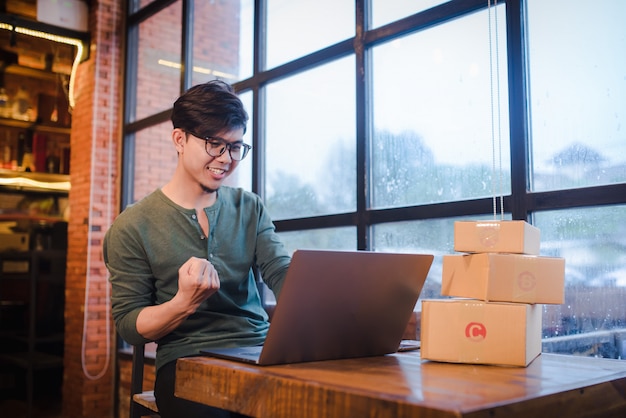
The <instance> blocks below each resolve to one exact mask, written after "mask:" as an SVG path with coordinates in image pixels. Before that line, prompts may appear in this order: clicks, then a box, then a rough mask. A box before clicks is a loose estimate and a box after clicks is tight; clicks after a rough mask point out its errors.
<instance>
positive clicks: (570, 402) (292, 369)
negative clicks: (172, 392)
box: [176, 351, 626, 418]
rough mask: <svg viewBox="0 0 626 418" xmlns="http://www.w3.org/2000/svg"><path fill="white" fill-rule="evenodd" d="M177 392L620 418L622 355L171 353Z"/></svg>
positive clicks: (290, 409)
mask: <svg viewBox="0 0 626 418" xmlns="http://www.w3.org/2000/svg"><path fill="white" fill-rule="evenodd" d="M176 395H177V396H180V397H182V398H186V399H189V400H192V401H196V402H201V403H204V404H207V405H212V406H216V407H219V408H223V409H228V410H231V411H236V412H239V413H242V414H246V415H250V416H255V417H272V418H280V417H285V418H308V417H323V418H330V417H357V418H362V417H379V418H382V417H390V418H391V417H393V418H399V417H429V418H432V417H507V418H508V417H583V416H584V417H603V418H604V417H616V418H617V417H619V418H624V417H626V361H624V360H608V359H595V358H588V357H575V356H565V355H557V354H542V355H540V356H539V357H538V358H536V359H535V360H534V361H533V362H532V363H531V364H530V365H529V366H528V367H525V368H523V367H499V366H480V365H470V364H448V363H437V362H430V361H422V360H421V359H420V355H419V352H418V351H415V352H408V353H397V354H393V355H388V356H384V357H370V358H361V359H348V360H336V361H324V362H315V363H300V364H292V365H282V366H265V367H261V366H253V365H247V364H243V363H237V362H233V361H228V360H220V359H215V358H210V357H194V358H186V359H180V360H178V364H177V375H176Z"/></svg>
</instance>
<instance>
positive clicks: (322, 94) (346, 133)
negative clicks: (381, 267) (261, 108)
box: [265, 56, 356, 219]
mask: <svg viewBox="0 0 626 418" xmlns="http://www.w3.org/2000/svg"><path fill="white" fill-rule="evenodd" d="M354 66H355V64H354V57H352V56H350V57H347V58H343V59H341V60H337V61H334V62H332V63H330V64H326V65H324V66H321V67H317V68H315V69H313V70H309V71H306V72H304V73H300V74H298V75H295V76H292V77H289V78H286V79H283V80H281V81H278V82H275V83H272V84H269V85H268V86H267V90H266V92H267V94H266V109H267V110H266V111H267V131H266V137H267V143H266V148H265V149H266V155H267V157H266V176H267V179H266V196H265V200H266V202H267V205H268V207H269V209H270V213H271V214H272V217H273V218H274V219H285V218H294V217H304V216H313V215H324V214H329V213H338V212H351V211H354V210H355V209H356V197H355V195H356V141H355V138H356V134H355V117H356V116H355V114H356V110H355V103H356V99H355V88H354V86H355V82H354Z"/></svg>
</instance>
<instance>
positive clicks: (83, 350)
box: [81, 2, 117, 380]
mask: <svg viewBox="0 0 626 418" xmlns="http://www.w3.org/2000/svg"><path fill="white" fill-rule="evenodd" d="M111 16H112V19H115V16H117V2H113V10H112V12H111ZM100 34H101V31H100V30H97V40H96V45H102V44H101V37H100ZM116 40H117V36H116V31H112V39H111V44H112V45H113V46H115V45H116ZM95 74H96V80H95V87H94V100H93V103H94V106H93V117H92V120H93V125H92V135H91V137H92V143H91V173H90V175H91V178H90V183H89V184H90V195H89V202H90V204H89V225H88V231H87V234H88V238H87V277H86V282H85V302H84V309H83V312H84V313H83V335H82V343H81V365H82V369H83V374H84V375H85V377H87V379H89V380H98V379H100V378H102V377H103V376H104V375H105V374H106V372H107V370H108V368H109V364H110V362H111V320H110V310H111V308H110V285H109V283H108V280H106V281H105V318H104V320H105V332H106V340H105V342H106V354H105V362H104V365H103V366H102V370H100V371H99V372H98V373H97V374H91V373H90V372H89V371H88V370H87V364H86V363H87V361H86V358H85V357H86V351H87V347H86V345H87V334H88V328H89V327H88V321H89V291H90V288H91V278H92V276H91V231H92V222H93V205H92V204H91V202H93V200H94V196H93V185H94V182H95V161H96V144H97V141H96V137H97V136H96V135H97V126H96V125H97V123H96V121H98V120H100V118H99V117H98V115H97V114H96V113H97V112H98V111H99V110H100V109H101V108H100V107H99V106H97V104H98V103H99V100H98V93H99V84H100V83H99V80H100V77H99V74H100V61H99V59H98V57H96V69H95ZM116 74H117V71H116V66H115V54H114V53H113V54H111V72H110V77H109V94H110V97H109V100H108V102H109V108H108V110H109V118H108V119H109V138H108V142H107V153H108V154H107V177H106V179H107V182H106V184H107V199H106V216H105V218H104V219H106V222H107V225H106V226H107V228H106V229H108V226H110V221H111V216H112V208H111V200H112V197H113V190H112V184H111V173H112V169H113V162H112V160H113V140H114V138H113V128H114V124H113V121H114V116H115V110H114V109H113V103H115V94H114V93H115V91H116V90H115V86H116V83H115V81H116V77H115V76H116ZM106 229H105V230H106Z"/></svg>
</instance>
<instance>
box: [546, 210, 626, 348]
mask: <svg viewBox="0 0 626 418" xmlns="http://www.w3.org/2000/svg"><path fill="white" fill-rule="evenodd" d="M534 217H535V225H536V226H537V227H538V228H539V229H540V231H541V254H542V255H546V256H554V257H563V258H564V259H565V303H564V304H562V305H544V317H543V335H544V338H546V339H545V340H544V351H550V352H559V353H568V354H580V355H588V356H597V357H612V358H617V357H621V358H622V359H623V358H626V345H623V344H622V346H620V345H619V341H620V339H619V338H616V337H615V334H614V331H615V330H618V329H619V330H620V331H622V332H623V330H624V328H626V304H625V303H624V301H626V251H624V248H626V224H625V223H624V219H626V205H620V206H607V207H595V208H582V209H568V210H559V211H548V212H539V213H535V214H534ZM565 336H567V337H565Z"/></svg>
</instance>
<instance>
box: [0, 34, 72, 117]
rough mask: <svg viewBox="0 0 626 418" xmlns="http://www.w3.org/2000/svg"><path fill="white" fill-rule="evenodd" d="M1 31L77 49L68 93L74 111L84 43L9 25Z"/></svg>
mask: <svg viewBox="0 0 626 418" xmlns="http://www.w3.org/2000/svg"><path fill="white" fill-rule="evenodd" d="M0 29H6V30H10V31H14V32H15V33H21V34H23V35H29V36H34V37H36V38H41V39H46V40H48V41H52V42H58V43H62V44H66V45H71V46H75V47H76V56H75V57H74V62H73V63H72V69H71V71H70V82H69V92H68V96H69V97H68V102H69V105H70V108H72V109H73V108H74V105H75V104H76V100H75V98H74V80H75V79H76V71H78V64H80V60H81V57H82V56H83V52H84V46H83V43H82V42H81V41H80V40H79V39H75V38H68V37H66V36H59V35H53V34H51V33H46V32H41V31H38V30H33V29H27V28H22V27H19V26H13V25H9V24H7V23H0Z"/></svg>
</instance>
